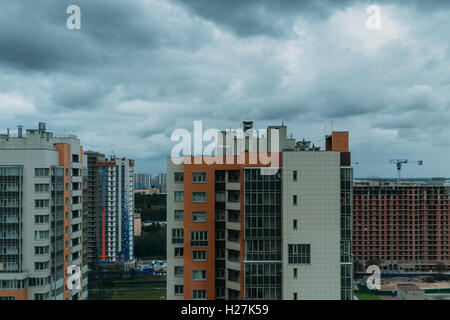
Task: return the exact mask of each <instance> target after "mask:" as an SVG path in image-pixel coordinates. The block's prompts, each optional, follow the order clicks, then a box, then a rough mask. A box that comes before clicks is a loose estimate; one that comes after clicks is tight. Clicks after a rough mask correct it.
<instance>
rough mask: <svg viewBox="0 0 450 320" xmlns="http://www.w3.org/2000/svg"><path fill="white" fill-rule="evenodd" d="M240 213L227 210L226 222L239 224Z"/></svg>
mask: <svg viewBox="0 0 450 320" xmlns="http://www.w3.org/2000/svg"><path fill="white" fill-rule="evenodd" d="M240 215H241V212H240V211H239V210H228V221H229V222H239V217H240Z"/></svg>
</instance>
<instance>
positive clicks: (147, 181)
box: [134, 173, 152, 190]
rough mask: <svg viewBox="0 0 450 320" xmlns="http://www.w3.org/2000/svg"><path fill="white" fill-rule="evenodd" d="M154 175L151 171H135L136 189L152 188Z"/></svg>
mask: <svg viewBox="0 0 450 320" xmlns="http://www.w3.org/2000/svg"><path fill="white" fill-rule="evenodd" d="M151 180H152V175H151V174H150V173H135V174H134V189H135V190H148V189H151Z"/></svg>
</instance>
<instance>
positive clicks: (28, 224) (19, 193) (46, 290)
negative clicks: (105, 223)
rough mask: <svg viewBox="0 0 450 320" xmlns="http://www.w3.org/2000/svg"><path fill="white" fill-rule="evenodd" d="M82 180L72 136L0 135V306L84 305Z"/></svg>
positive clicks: (85, 269)
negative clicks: (74, 277)
mask: <svg viewBox="0 0 450 320" xmlns="http://www.w3.org/2000/svg"><path fill="white" fill-rule="evenodd" d="M85 173H86V162H85V159H84V158H83V149H82V147H81V146H80V141H79V140H78V139H77V138H76V137H75V136H73V135H70V136H64V137H59V136H56V135H54V134H52V133H51V132H47V131H46V125H45V123H39V129H36V130H27V131H26V135H23V133H22V127H21V126H19V128H18V134H17V136H14V137H13V136H11V135H9V133H8V134H6V135H0V299H7V300H12V299H17V300H19V299H20V300H53V299H54V300H63V299H64V300H77V299H86V298H87V295H88V292H87V281H88V277H87V273H88V266H87V260H86V254H85V251H84V246H85V244H86V241H85V239H84V237H83V234H84V231H85V230H86V221H85V218H86V214H87V212H86V210H85V208H84V206H83V203H84V202H85V199H84V190H85V189H86V184H84V181H83V180H84V177H85ZM74 271H75V272H76V271H78V272H79V274H80V278H79V280H80V281H79V283H78V282H76V283H75V285H71V284H68V281H69V278H71V275H72V273H73V272H74ZM72 284H73V283H72Z"/></svg>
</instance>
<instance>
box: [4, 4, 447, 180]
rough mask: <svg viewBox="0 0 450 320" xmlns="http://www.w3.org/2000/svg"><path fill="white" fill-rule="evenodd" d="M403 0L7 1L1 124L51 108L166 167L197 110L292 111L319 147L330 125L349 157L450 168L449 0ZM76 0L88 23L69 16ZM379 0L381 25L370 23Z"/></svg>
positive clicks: (411, 171)
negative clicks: (73, 24)
mask: <svg viewBox="0 0 450 320" xmlns="http://www.w3.org/2000/svg"><path fill="white" fill-rule="evenodd" d="M337 2H338V3H339V4H337ZM393 3H394V1H387V0H385V1H378V2H374V3H369V2H366V1H357V0H353V1H352V0H345V1H331V0H322V1H298V0H276V1H271V0H266V1H263V0H245V1H243V0H226V1H213V0H172V1H164V0H126V1H112V0H94V1H93V0H89V1H88V0H86V1H76V0H71V1H65V0H39V1H35V0H21V1H16V0H1V1H0V128H1V131H2V132H5V131H6V128H12V129H13V131H15V130H16V129H15V127H16V126H17V125H18V124H22V125H25V127H26V128H36V127H37V122H38V121H45V122H47V129H48V130H49V131H52V132H55V133H69V132H70V133H74V134H77V135H78V137H79V138H80V139H81V142H82V145H83V146H84V148H85V149H86V150H87V149H93V150H98V151H101V152H104V153H106V154H107V155H108V156H109V155H110V154H111V152H112V151H114V153H115V154H116V155H118V156H126V157H129V158H134V159H135V160H136V164H137V171H149V172H152V173H157V172H159V171H164V170H165V157H166V156H168V155H170V151H171V148H172V147H173V146H174V144H175V143H174V142H171V141H170V136H171V133H172V131H173V130H174V129H176V128H186V129H188V130H193V121H194V120H203V127H204V129H207V128H219V129H226V128H239V126H240V124H241V121H242V120H244V119H252V120H254V121H255V127H257V128H264V127H266V126H267V125H268V124H281V122H282V121H284V124H285V125H287V126H288V132H289V133H292V134H293V136H294V137H295V138H297V139H302V138H303V137H305V139H310V140H312V141H313V142H314V143H315V144H316V145H320V146H322V147H323V146H324V134H325V133H329V131H330V127H331V123H333V129H334V130H348V131H349V132H350V148H351V151H352V160H374V159H377V160H388V159H395V158H408V159H412V160H423V161H424V165H423V166H421V167H419V166H417V165H413V164H410V165H407V166H405V167H404V170H403V176H405V177H427V176H447V177H450V36H449V30H450V1H448V0H443V1H437V0H435V1H433V0H428V1H423V0H416V1H411V0H408V1H406V0H405V1H395V3H396V4H393ZM71 4H76V5H79V6H80V8H81V20H82V21H81V30H69V29H67V27H66V19H67V17H68V16H69V15H68V14H67V13H66V8H67V7H68V6H69V5H71ZM371 4H377V5H379V7H380V8H381V29H380V30H369V29H368V28H367V26H366V21H367V19H368V18H369V16H370V15H369V14H367V12H366V9H367V7H368V6H369V5H371ZM395 175H396V168H395V166H394V165H390V164H377V165H359V166H357V167H355V176H356V177H366V176H379V177H395Z"/></svg>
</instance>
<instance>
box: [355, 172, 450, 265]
mask: <svg viewBox="0 0 450 320" xmlns="http://www.w3.org/2000/svg"><path fill="white" fill-rule="evenodd" d="M353 190H354V214H353V217H354V221H353V225H354V234H353V252H354V258H355V261H358V262H359V263H360V264H361V266H362V267H366V266H367V265H369V264H377V265H379V266H380V268H381V270H382V271H393V272H396V271H397V272H398V271H425V272H429V271H430V270H432V271H437V269H436V267H437V264H438V263H439V262H441V263H444V264H445V265H447V266H450V247H449V246H450V239H449V231H450V229H449V220H450V210H449V205H450V202H449V195H450V187H449V186H444V185H420V184H414V185H409V184H397V183H383V182H376V181H371V182H367V183H358V184H355V186H354V188H353Z"/></svg>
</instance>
